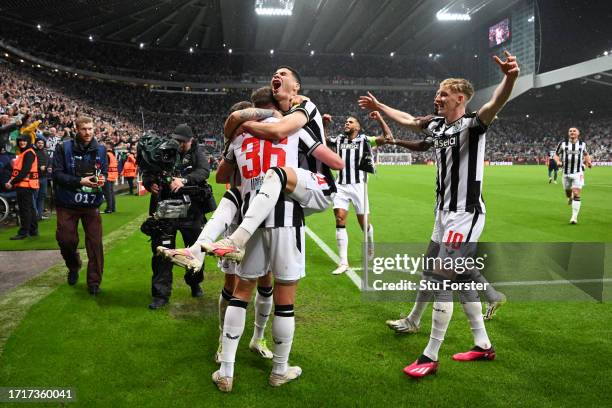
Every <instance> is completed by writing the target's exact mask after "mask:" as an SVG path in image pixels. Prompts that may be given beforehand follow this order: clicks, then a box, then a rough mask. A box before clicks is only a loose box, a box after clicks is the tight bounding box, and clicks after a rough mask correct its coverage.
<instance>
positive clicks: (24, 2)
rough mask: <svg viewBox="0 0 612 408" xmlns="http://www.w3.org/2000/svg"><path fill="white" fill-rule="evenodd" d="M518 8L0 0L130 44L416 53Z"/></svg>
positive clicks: (317, 0) (27, 17)
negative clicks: (262, 7)
mask: <svg viewBox="0 0 612 408" xmlns="http://www.w3.org/2000/svg"><path fill="white" fill-rule="evenodd" d="M270 1H273V0H270ZM277 1H280V0H277ZM516 2H517V0H488V1H484V2H483V1H480V2H478V3H486V4H484V6H483V7H482V8H481V9H479V10H478V12H477V13H475V15H473V16H472V21H471V22H450V21H444V22H441V21H438V20H437V19H436V13H437V12H438V11H439V10H440V9H442V8H444V7H446V6H449V5H452V4H453V3H456V2H455V1H454V0H381V1H371V0H295V1H294V7H293V11H292V15H291V16H258V15H257V14H256V13H255V0H131V1H125V0H61V1H59V0H4V1H3V2H2V5H0V7H1V13H2V15H4V16H8V17H13V18H16V19H18V20H19V21H23V22H26V23H28V24H31V25H32V26H33V27H36V26H37V25H38V24H40V26H41V29H42V30H50V31H63V32H66V33H69V34H76V35H79V36H83V37H85V38H88V37H89V36H92V39H95V40H109V41H117V42H122V43H130V44H134V45H137V44H140V43H144V44H145V45H146V46H158V47H162V48H183V49H189V48H190V47H193V48H194V49H196V50H197V49H207V50H222V49H223V48H224V45H225V47H227V48H232V49H233V50H236V51H241V50H244V51H246V50H248V51H262V52H267V51H269V50H271V49H274V50H277V51H287V52H307V53H308V52H310V51H311V50H314V51H315V52H316V53H317V54H320V53H334V54H335V53H337V54H345V53H349V52H355V53H367V54H381V55H383V54H385V55H388V54H389V53H391V52H395V53H396V54H398V55H399V54H403V55H410V54H411V55H414V54H415V53H427V52H432V51H437V50H443V49H444V48H445V47H447V46H449V45H450V44H452V43H453V42H455V41H457V39H458V38H461V37H462V36H463V35H465V34H468V33H469V32H470V30H473V28H474V24H482V23H486V22H489V21H490V20H491V19H493V18H495V17H496V16H497V15H499V14H500V13H502V12H503V11H504V10H507V9H508V8H509V7H511V6H512V5H513V4H515V3H516Z"/></svg>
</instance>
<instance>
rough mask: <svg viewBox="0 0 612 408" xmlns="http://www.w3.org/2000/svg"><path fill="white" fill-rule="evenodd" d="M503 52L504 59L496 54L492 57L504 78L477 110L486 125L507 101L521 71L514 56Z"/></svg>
mask: <svg viewBox="0 0 612 408" xmlns="http://www.w3.org/2000/svg"><path fill="white" fill-rule="evenodd" d="M504 54H505V55H506V60H505V61H502V60H500V59H499V57H498V56H497V55H494V56H493V59H494V60H495V62H496V63H497V65H499V68H500V69H501V71H502V72H503V73H504V78H503V79H502V81H501V82H500V84H499V85H498V86H497V88H495V91H494V92H493V96H492V97H491V99H490V100H489V101H488V102H487V103H485V104H484V105H482V107H481V108H480V109H479V110H478V117H479V118H480V121H481V122H482V123H484V124H485V125H487V126H488V125H489V124H491V122H493V119H495V116H497V114H498V113H499V111H500V110H501V109H502V108H503V107H504V105H505V104H506V102H508V99H509V98H510V94H511V93H512V89H513V88H514V83H515V82H516V79H517V78H518V76H519V72H520V71H521V70H520V68H519V66H518V63H517V62H516V57H515V56H514V55H511V54H510V53H509V52H508V51H504Z"/></svg>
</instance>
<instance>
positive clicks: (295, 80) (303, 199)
mask: <svg viewBox="0 0 612 408" xmlns="http://www.w3.org/2000/svg"><path fill="white" fill-rule="evenodd" d="M300 81H301V80H300V76H299V74H298V73H297V71H295V70H294V69H293V68H291V67H287V66H282V67H280V68H278V69H277V70H276V72H275V73H274V75H273V77H272V81H271V86H272V93H273V96H274V99H275V100H276V104H277V106H278V107H279V108H280V110H281V111H282V112H284V116H283V118H282V119H280V120H279V121H277V122H268V123H266V122H257V121H253V120H248V121H246V122H243V121H244V120H245V119H242V118H241V116H240V115H241V113H240V112H235V113H234V114H232V116H230V118H229V120H228V122H229V123H228V124H227V125H228V126H227V129H229V133H230V134H233V133H234V130H233V129H236V128H238V127H239V126H240V127H241V128H242V129H243V130H244V131H246V132H248V133H250V134H252V135H253V136H256V137H258V138H261V139H265V140H270V141H277V142H278V141H282V140H283V139H285V138H287V135H290V134H292V133H294V132H296V131H298V130H299V129H303V130H304V131H305V132H306V133H308V134H309V135H310V136H311V137H312V138H313V139H314V140H316V141H317V144H316V145H314V146H312V147H311V149H312V150H311V151H307V152H303V150H301V152H300V155H299V161H298V163H299V166H295V167H289V166H285V167H283V168H281V169H280V171H279V172H276V171H272V170H269V171H268V172H267V174H266V177H265V178H264V180H263V184H262V185H261V188H260V189H259V194H257V196H256V197H255V198H254V199H253V202H252V203H251V205H250V206H249V208H248V210H247V211H246V213H245V214H244V218H243V220H242V222H241V223H240V225H239V226H238V228H237V229H236V231H235V232H234V233H233V234H232V235H230V237H228V238H225V239H222V240H220V241H218V242H215V243H212V244H208V243H206V244H203V248H204V249H205V250H206V252H208V253H210V254H212V255H215V256H219V257H225V258H229V259H233V260H237V261H240V260H241V259H242V257H243V256H244V248H245V246H246V243H247V242H248V240H249V238H250V237H251V236H252V235H253V233H254V232H255V231H256V230H257V228H258V227H259V225H261V223H262V222H263V221H264V220H265V219H266V217H267V216H268V215H269V214H270V213H272V212H273V211H274V212H276V211H277V209H278V211H279V212H280V211H284V210H283V209H282V206H280V205H279V206H277V202H278V199H279V196H280V195H281V193H282V192H285V193H287V194H288V195H289V197H290V198H292V199H294V200H296V201H297V202H298V203H299V204H300V206H301V207H302V208H303V209H304V210H305V215H308V214H311V213H313V212H320V211H324V210H326V209H327V208H328V207H329V206H330V205H331V203H332V200H333V195H334V194H335V192H336V185H335V183H334V179H333V176H332V173H331V170H330V167H332V168H334V169H336V170H340V169H342V168H343V167H344V162H343V161H342V160H341V159H340V157H339V156H338V155H337V154H335V153H333V152H332V151H331V150H329V149H328V148H327V147H326V146H325V137H324V134H325V133H324V130H323V119H322V117H321V114H320V113H319V110H318V109H317V107H316V106H315V104H314V103H312V101H310V100H303V101H302V102H301V103H299V104H297V105H295V106H293V107H292V99H293V98H295V97H296V96H297V95H298V92H299V90H300V87H301V84H300ZM227 134H228V133H227V132H226V135H227Z"/></svg>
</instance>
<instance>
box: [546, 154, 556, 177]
mask: <svg viewBox="0 0 612 408" xmlns="http://www.w3.org/2000/svg"><path fill="white" fill-rule="evenodd" d="M555 154H557V152H556V151H555V150H551V151H549V152H548V157H547V158H546V161H548V184H550V183H552V182H553V181H554V183H555V184H557V172H558V171H559V166H558V165H557V160H556V159H555ZM553 173H554V177H555V178H554V180H553Z"/></svg>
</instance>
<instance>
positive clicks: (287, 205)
mask: <svg viewBox="0 0 612 408" xmlns="http://www.w3.org/2000/svg"><path fill="white" fill-rule="evenodd" d="M277 121H278V119H277V118H268V119H265V120H264V122H277ZM319 144H321V142H320V141H317V140H315V139H314V138H313V137H312V136H311V135H310V134H309V133H308V132H306V131H305V130H303V129H299V130H298V131H296V132H295V133H293V134H291V135H289V136H288V137H287V138H285V139H283V140H281V141H280V142H272V141H269V140H262V139H258V138H256V137H255V136H253V135H251V134H249V133H242V134H240V135H237V136H236V138H235V139H234V140H233V141H232V144H231V145H230V148H229V149H228V153H227V154H226V156H225V158H226V159H228V160H230V161H234V162H235V163H236V167H237V169H238V172H239V173H240V177H241V181H240V192H241V195H242V202H243V204H242V209H241V212H242V215H244V214H246V212H247V210H248V208H249V205H250V204H251V202H252V201H253V199H254V198H255V196H256V195H257V193H258V192H259V189H260V188H261V185H262V184H263V180H264V176H265V175H266V172H267V171H268V170H269V169H271V168H272V167H293V168H298V167H299V163H300V161H299V159H298V156H299V155H300V154H302V155H310V154H311V153H312V152H313V151H314V149H315V148H316V147H317V146H318V145H319ZM302 225H304V211H303V209H302V207H301V206H300V205H299V204H298V203H297V202H296V201H295V200H292V199H291V198H289V197H287V196H286V195H285V194H284V193H283V194H281V195H280V196H279V199H278V202H277V203H276V205H275V207H274V211H272V212H271V213H270V215H269V216H268V217H267V218H266V220H265V221H264V223H263V224H262V225H261V226H262V227H266V228H277V227H300V226H302Z"/></svg>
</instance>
